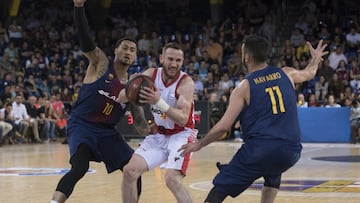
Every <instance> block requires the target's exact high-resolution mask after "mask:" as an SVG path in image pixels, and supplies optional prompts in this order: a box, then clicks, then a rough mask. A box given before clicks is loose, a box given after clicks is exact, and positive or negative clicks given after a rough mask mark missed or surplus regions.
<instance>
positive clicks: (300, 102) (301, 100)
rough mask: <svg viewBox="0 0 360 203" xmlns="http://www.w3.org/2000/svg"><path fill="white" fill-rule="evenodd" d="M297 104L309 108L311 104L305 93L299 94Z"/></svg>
mask: <svg viewBox="0 0 360 203" xmlns="http://www.w3.org/2000/svg"><path fill="white" fill-rule="evenodd" d="M297 106H298V107H300V108H307V107H309V104H308V102H307V101H305V96H304V94H303V93H300V94H298V102H297Z"/></svg>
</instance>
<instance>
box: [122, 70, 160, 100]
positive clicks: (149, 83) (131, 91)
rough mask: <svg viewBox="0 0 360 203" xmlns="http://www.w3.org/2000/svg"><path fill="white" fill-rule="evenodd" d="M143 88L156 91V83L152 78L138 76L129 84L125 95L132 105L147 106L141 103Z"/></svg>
mask: <svg viewBox="0 0 360 203" xmlns="http://www.w3.org/2000/svg"><path fill="white" fill-rule="evenodd" d="M143 87H149V88H152V89H155V83H154V81H153V80H152V78H151V77H149V76H146V75H137V76H135V77H134V78H132V79H131V80H130V81H129V82H128V83H127V85H126V88H125V93H126V97H127V98H128V100H129V102H130V103H131V104H134V105H137V106H143V105H145V104H144V103H140V102H139V99H140V97H139V91H140V89H141V88H143Z"/></svg>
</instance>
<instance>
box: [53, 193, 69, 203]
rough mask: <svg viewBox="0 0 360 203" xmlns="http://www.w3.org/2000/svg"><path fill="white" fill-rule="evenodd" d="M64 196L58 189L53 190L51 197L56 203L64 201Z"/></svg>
mask: <svg viewBox="0 0 360 203" xmlns="http://www.w3.org/2000/svg"><path fill="white" fill-rule="evenodd" d="M66 199H67V198H66V196H65V195H64V193H62V192H59V191H55V192H54V194H53V197H52V200H53V201H55V202H58V203H64V202H65V201H66Z"/></svg>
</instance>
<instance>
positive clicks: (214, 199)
mask: <svg viewBox="0 0 360 203" xmlns="http://www.w3.org/2000/svg"><path fill="white" fill-rule="evenodd" d="M226 197H227V194H224V193H222V192H221V191H219V190H217V189H216V188H215V187H213V188H212V189H211V190H210V192H209V194H208V196H207V197H206V200H205V202H210V203H221V202H223V201H224V199H225V198H226Z"/></svg>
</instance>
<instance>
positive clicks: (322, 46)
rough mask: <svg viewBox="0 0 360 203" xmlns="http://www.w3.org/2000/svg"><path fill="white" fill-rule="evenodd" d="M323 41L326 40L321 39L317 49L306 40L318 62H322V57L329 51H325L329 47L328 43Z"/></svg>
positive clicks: (312, 55)
mask: <svg viewBox="0 0 360 203" xmlns="http://www.w3.org/2000/svg"><path fill="white" fill-rule="evenodd" d="M323 43H324V41H323V40H320V41H319V44H318V45H317V47H316V49H314V47H313V46H312V45H311V44H310V42H306V44H307V45H308V46H309V49H310V54H311V57H312V58H313V59H315V61H316V62H317V63H319V62H321V61H322V60H323V58H322V57H323V56H324V55H326V54H328V53H329V52H328V51H324V50H325V48H326V47H327V44H323Z"/></svg>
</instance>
